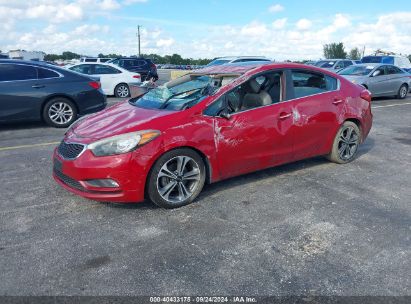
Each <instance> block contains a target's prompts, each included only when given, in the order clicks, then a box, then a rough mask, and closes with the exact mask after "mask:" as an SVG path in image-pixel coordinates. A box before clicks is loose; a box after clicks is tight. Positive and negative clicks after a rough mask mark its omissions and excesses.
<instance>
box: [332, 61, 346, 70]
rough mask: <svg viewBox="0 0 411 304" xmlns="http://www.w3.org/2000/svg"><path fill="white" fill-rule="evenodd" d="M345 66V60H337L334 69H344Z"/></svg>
mask: <svg viewBox="0 0 411 304" xmlns="http://www.w3.org/2000/svg"><path fill="white" fill-rule="evenodd" d="M343 67H344V62H343V61H337V64H336V65H335V66H334V69H336V70H337V69H342V68H343Z"/></svg>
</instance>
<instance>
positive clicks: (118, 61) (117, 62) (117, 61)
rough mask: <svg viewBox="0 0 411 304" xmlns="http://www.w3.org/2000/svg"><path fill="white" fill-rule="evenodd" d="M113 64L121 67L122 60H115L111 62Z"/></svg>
mask: <svg viewBox="0 0 411 304" xmlns="http://www.w3.org/2000/svg"><path fill="white" fill-rule="evenodd" d="M111 63H112V64H116V65H119V63H120V60H119V59H116V60H113V61H112V62H111Z"/></svg>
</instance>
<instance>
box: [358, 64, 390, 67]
mask: <svg viewBox="0 0 411 304" xmlns="http://www.w3.org/2000/svg"><path fill="white" fill-rule="evenodd" d="M382 65H392V64H388V63H361V64H356V65H355V66H356V67H361V66H370V67H373V68H376V67H379V66H382Z"/></svg>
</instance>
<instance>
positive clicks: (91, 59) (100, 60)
mask: <svg viewBox="0 0 411 304" xmlns="http://www.w3.org/2000/svg"><path fill="white" fill-rule="evenodd" d="M111 59H112V58H98V57H81V58H80V62H95V63H97V62H98V63H105V62H107V61H110V60H111Z"/></svg>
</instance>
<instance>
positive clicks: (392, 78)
mask: <svg viewBox="0 0 411 304" xmlns="http://www.w3.org/2000/svg"><path fill="white" fill-rule="evenodd" d="M387 75H388V81H389V84H390V88H389V90H390V93H392V94H393V95H395V94H397V93H398V90H399V89H400V86H401V85H402V84H403V83H404V82H407V80H406V79H405V78H404V76H405V73H404V71H403V70H401V69H399V68H397V67H396V66H393V65H387Z"/></svg>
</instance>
